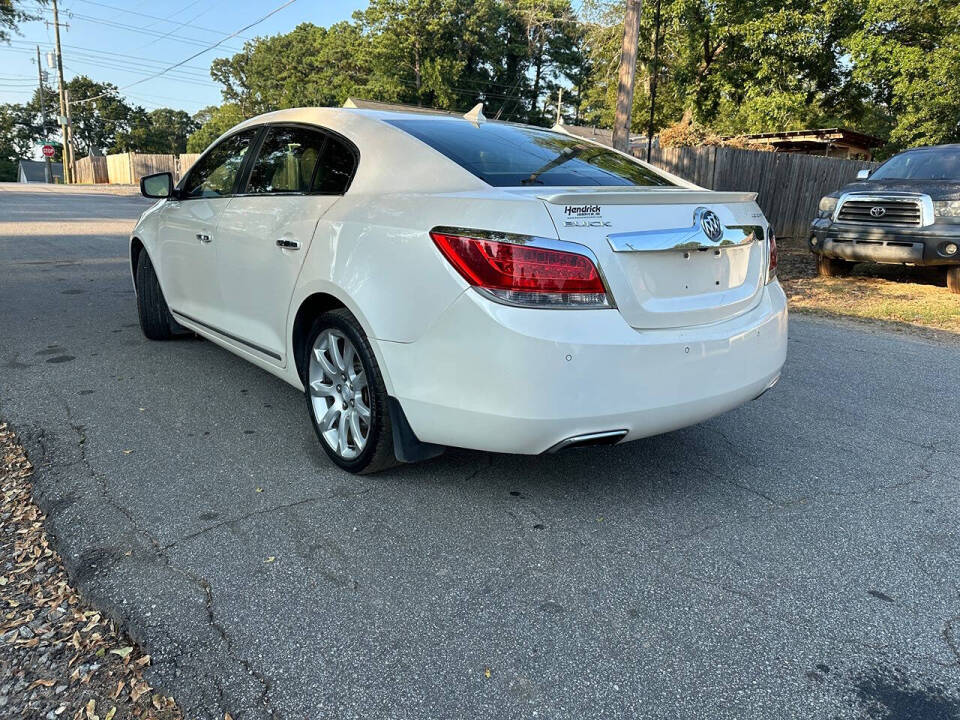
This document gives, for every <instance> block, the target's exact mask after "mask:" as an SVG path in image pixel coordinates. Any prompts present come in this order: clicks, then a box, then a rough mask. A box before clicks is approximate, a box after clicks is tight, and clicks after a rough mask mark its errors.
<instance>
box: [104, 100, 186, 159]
mask: <svg viewBox="0 0 960 720" xmlns="http://www.w3.org/2000/svg"><path fill="white" fill-rule="evenodd" d="M128 124H129V129H128V130H124V131H121V132H119V133H117V140H116V143H115V145H114V148H115V149H116V150H118V151H120V152H141V153H158V154H164V153H168V154H172V155H179V154H180V153H182V152H186V150H187V138H189V137H190V135H191V133H193V132H195V131H196V130H197V129H198V128H199V127H200V125H199V123H197V121H195V120H194V119H193V118H192V117H190V115H189V113H187V112H185V111H183V110H171V109H170V108H157V109H156V110H151V111H150V112H146V111H145V110H143V108H134V109H132V110H131V111H130V115H129V119H128Z"/></svg>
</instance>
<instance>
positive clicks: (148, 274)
mask: <svg viewBox="0 0 960 720" xmlns="http://www.w3.org/2000/svg"><path fill="white" fill-rule="evenodd" d="M136 277H137V315H138V316H139V318H140V329H141V330H142V331H143V334H144V336H145V337H146V338H147V339H148V340H169V339H170V338H172V337H175V336H177V335H183V334H187V333H188V331H187V330H186V328H184V327H183V326H182V325H180V323H178V322H177V321H176V320H174V319H173V315H172V314H171V313H170V308H169V307H167V301H166V300H165V299H164V297H163V291H162V290H161V289H160V281H159V280H157V273H156V271H155V270H154V269H153V262H152V261H151V260H150V256H149V255H147V252H146V250H144V251H142V252H141V253H140V259H139V262H137V275H136Z"/></svg>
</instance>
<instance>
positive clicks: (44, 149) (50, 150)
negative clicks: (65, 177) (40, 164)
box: [40, 145, 57, 157]
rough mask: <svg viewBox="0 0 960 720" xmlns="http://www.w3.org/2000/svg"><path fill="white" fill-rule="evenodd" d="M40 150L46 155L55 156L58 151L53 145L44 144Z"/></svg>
mask: <svg viewBox="0 0 960 720" xmlns="http://www.w3.org/2000/svg"><path fill="white" fill-rule="evenodd" d="M40 152H42V153H43V156H44V157H53V156H54V154H56V152H57V151H56V150H55V149H54V147H53V145H44V146H43V147H42V148H40Z"/></svg>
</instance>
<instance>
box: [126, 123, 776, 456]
mask: <svg viewBox="0 0 960 720" xmlns="http://www.w3.org/2000/svg"><path fill="white" fill-rule="evenodd" d="M141 190H142V192H143V194H144V195H146V196H147V197H151V198H159V202H157V203H156V204H155V205H154V206H152V207H151V208H150V209H149V210H147V211H146V212H145V213H144V214H143V217H141V218H140V221H139V222H138V223H137V226H136V228H135V230H134V232H133V235H132V237H131V243H130V262H131V266H132V270H133V276H134V283H135V286H136V291H137V307H138V310H139V315H140V324H141V326H142V328H143V332H144V334H145V335H146V336H147V337H148V338H150V339H153V340H164V339H167V338H171V337H174V336H176V335H178V334H181V333H183V332H185V330H186V331H192V332H194V333H197V334H199V335H201V336H203V337H205V338H207V339H209V340H211V341H213V342H215V343H217V344H218V345H221V346H223V347H224V348H226V349H227V350H229V351H231V352H233V353H235V354H237V355H239V356H241V357H243V358H245V359H247V360H249V361H250V362H252V363H254V364H256V365H258V366H260V367H261V368H263V369H264V370H267V371H268V372H270V373H273V374H274V375H277V376H278V377H280V378H282V379H283V380H286V381H287V382H288V383H290V384H291V385H294V386H295V387H297V388H302V389H303V390H304V392H305V395H306V400H307V409H308V412H309V414H310V420H311V422H312V423H313V426H314V428H315V430H316V433H317V437H318V438H319V440H320V444H321V446H322V447H323V449H324V450H325V451H326V453H327V454H328V455H329V456H330V458H331V459H332V460H333V461H334V462H335V463H336V464H338V465H339V466H340V467H342V468H344V469H346V470H349V471H351V472H358V473H367V472H374V471H376V470H380V469H383V468H385V467H388V466H390V465H392V464H395V463H396V462H398V461H401V462H409V461H414V460H419V459H424V458H427V457H431V456H433V455H435V454H438V453H439V452H440V451H442V449H443V448H444V447H446V446H455V447H462V448H474V449H478V450H488V451H494V452H505V453H528V454H534V453H543V452H551V451H555V450H559V449H562V448H569V447H576V446H583V445H597V444H608V443H618V442H623V441H626V440H634V439H636V438H641V437H644V436H648V435H652V434H656V433H662V432H666V431H669V430H673V429H676V428H680V427H684V426H686V425H691V424H693V423H697V422H700V421H701V420H705V419H706V418H709V417H712V416H714V415H717V414H719V413H722V412H725V411H727V410H730V409H732V408H735V407H737V406H739V405H741V404H742V403H744V402H747V401H748V400H752V399H753V398H756V397H757V396H759V395H760V394H761V393H763V392H764V391H766V390H767V389H768V388H770V387H771V386H772V385H773V384H774V383H775V382H776V381H777V379H778V378H779V375H780V369H781V367H782V366H783V363H784V359H785V356H786V348H787V308H786V299H785V297H784V293H783V291H782V289H781V288H780V285H779V283H778V282H777V280H776V266H777V251H776V242H775V239H774V234H773V230H772V229H771V228H770V226H769V225H768V223H767V221H766V220H765V219H764V217H763V214H762V213H761V212H760V209H759V208H758V207H757V204H756V202H755V195H754V194H753V193H744V192H710V191H707V190H704V189H702V188H699V187H697V186H695V185H692V184H690V183H688V182H686V181H684V180H682V179H680V178H678V177H675V176H672V175H669V174H667V173H665V172H663V171H661V170H658V169H655V168H653V167H651V166H649V165H646V164H644V163H642V162H639V161H637V160H635V159H634V158H632V157H630V156H628V155H625V154H622V153H619V152H617V151H614V150H611V149H610V148H608V147H605V146H602V145H598V144H594V143H592V142H589V141H586V140H582V139H580V138H577V137H574V136H572V135H570V134H567V133H566V132H563V131H559V130H558V131H548V130H544V129H542V128H535V127H528V126H523V125H514V124H510V123H502V122H492V121H487V120H485V119H484V118H483V115H482V113H476V112H475V113H473V114H470V115H468V116H465V117H459V116H447V115H441V114H427V113H391V112H378V111H369V110H349V109H331V108H301V109H295V110H283V111H280V112H275V113H270V114H267V115H262V116H260V117H257V118H253V119H252V120H248V121H246V122H244V123H241V124H240V125H238V126H237V127H235V128H233V129H232V130H230V131H229V132H227V133H226V134H225V135H223V136H222V137H221V138H219V139H218V140H217V141H216V142H215V143H213V145H212V146H211V147H210V148H208V149H207V151H206V152H205V153H204V154H203V155H202V156H201V157H200V159H199V160H197V162H196V163H195V164H194V166H193V167H192V168H191V169H190V171H189V172H188V173H187V174H186V176H185V177H184V178H183V179H182V180H181V181H180V183H179V184H177V185H176V186H175V185H174V183H173V179H172V177H171V176H170V175H169V174H168V173H161V174H159V175H152V176H149V177H145V178H143V180H142V181H141Z"/></svg>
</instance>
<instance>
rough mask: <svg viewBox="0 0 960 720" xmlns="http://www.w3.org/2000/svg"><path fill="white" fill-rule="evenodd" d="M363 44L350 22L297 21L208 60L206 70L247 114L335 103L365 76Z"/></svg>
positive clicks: (226, 96) (358, 32) (225, 94)
mask: <svg viewBox="0 0 960 720" xmlns="http://www.w3.org/2000/svg"><path fill="white" fill-rule="evenodd" d="M365 43H366V40H365V38H364V37H363V36H362V35H361V33H360V31H359V30H358V29H357V27H355V26H354V25H352V24H350V23H345V22H343V23H337V24H336V25H333V26H331V27H330V28H329V29H326V28H322V27H318V26H316V25H313V24H311V23H303V24H301V25H298V26H297V27H296V28H295V29H294V30H292V31H291V32H289V33H285V34H282V35H275V36H273V37H269V38H258V39H256V40H253V41H249V42H247V43H245V44H244V48H243V52H240V53H237V54H236V55H234V56H233V57H231V58H219V59H217V60H214V61H213V63H212V64H211V67H210V75H211V77H212V78H213V79H214V80H216V81H217V82H219V83H221V84H222V85H223V99H224V100H225V101H226V102H228V103H234V104H236V105H238V106H239V108H240V110H241V112H242V113H243V115H244V116H247V117H251V116H253V115H257V114H259V113H263V112H267V111H269V110H277V109H280V108H287V107H300V106H309V105H339V104H341V103H343V101H344V100H345V99H346V98H347V97H348V96H349V95H350V94H351V93H353V92H354V91H355V89H356V88H358V87H360V86H362V85H363V84H364V83H365V82H366V80H367V78H368V76H369V70H368V69H367V67H366V66H365V48H364V45H365Z"/></svg>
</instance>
